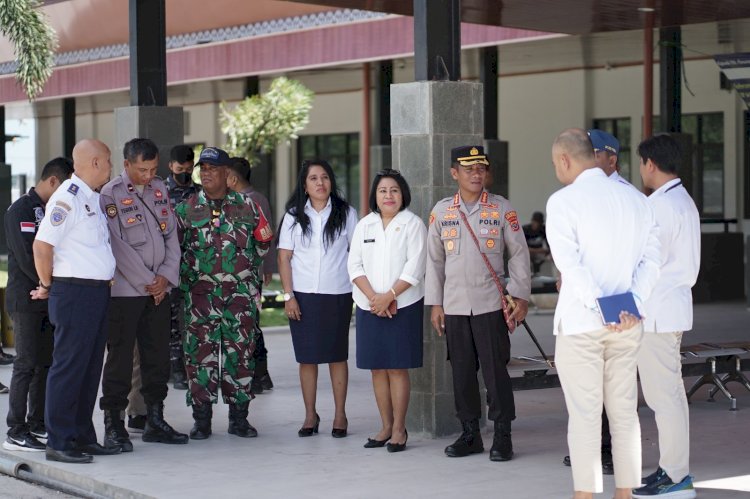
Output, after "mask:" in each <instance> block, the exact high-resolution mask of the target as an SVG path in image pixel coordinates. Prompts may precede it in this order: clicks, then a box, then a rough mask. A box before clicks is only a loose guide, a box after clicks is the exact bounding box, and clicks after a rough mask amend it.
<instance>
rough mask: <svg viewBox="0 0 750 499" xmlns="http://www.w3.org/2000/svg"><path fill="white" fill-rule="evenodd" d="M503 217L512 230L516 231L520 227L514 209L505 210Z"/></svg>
mask: <svg viewBox="0 0 750 499" xmlns="http://www.w3.org/2000/svg"><path fill="white" fill-rule="evenodd" d="M505 219H506V220H507V221H508V225H510V228H511V230H513V232H518V231H519V230H520V229H521V225H520V224H519V223H518V215H517V214H516V212H515V210H512V211H508V212H506V213H505Z"/></svg>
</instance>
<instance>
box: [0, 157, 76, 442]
mask: <svg viewBox="0 0 750 499" xmlns="http://www.w3.org/2000/svg"><path fill="white" fill-rule="evenodd" d="M72 173H73V162H72V161H71V160H69V159H67V158H55V159H53V160H52V161H50V162H49V163H47V164H46V165H44V168H43V169H42V175H41V178H40V180H39V182H37V184H36V187H32V188H31V189H29V192H28V193H27V194H24V195H23V196H21V197H20V198H18V200H17V201H16V202H15V203H13V204H12V205H11V206H10V208H8V211H7V212H6V214H5V238H6V240H7V241H8V286H7V288H6V292H5V309H6V310H7V311H8V313H9V314H10V316H11V318H12V319H13V332H14V335H15V340H16V352H17V354H18V357H17V358H16V361H15V363H14V364H13V376H12V378H11V381H10V401H9V404H8V417H7V423H8V438H7V439H6V440H5V442H3V448H4V449H6V450H19V451H40V452H41V451H43V450H44V449H45V444H44V443H43V442H41V441H40V440H43V441H45V442H46V440H47V430H46V429H45V426H44V396H45V387H46V385H47V373H48V372H49V366H50V365H51V364H52V346H53V343H54V340H53V336H52V331H53V328H52V324H51V323H50V320H49V312H48V310H47V300H32V299H31V296H30V294H29V293H31V291H32V290H34V289H36V287H37V285H38V282H39V276H38V275H37V273H36V268H34V252H33V250H32V249H31V246H32V244H33V243H34V237H35V236H36V231H37V228H38V227H39V223H40V222H41V221H42V219H43V218H44V206H45V205H46V204H47V201H48V200H49V198H50V196H52V193H54V192H55V191H56V190H57V188H58V187H60V185H61V184H62V183H63V182H65V181H66V180H67V179H68V178H70V176H71V174H72ZM27 407H28V413H27Z"/></svg>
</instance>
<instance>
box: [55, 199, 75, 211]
mask: <svg viewBox="0 0 750 499" xmlns="http://www.w3.org/2000/svg"><path fill="white" fill-rule="evenodd" d="M55 206H60V207H61V208H65V209H66V210H68V211H70V210H72V209H73V208H71V207H70V205H69V204H68V203H66V202H65V201H55Z"/></svg>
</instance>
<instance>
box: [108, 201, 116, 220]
mask: <svg viewBox="0 0 750 499" xmlns="http://www.w3.org/2000/svg"><path fill="white" fill-rule="evenodd" d="M106 211H107V216H108V217H109V218H115V217H116V216H117V206H116V205H114V204H108V205H107V207H106Z"/></svg>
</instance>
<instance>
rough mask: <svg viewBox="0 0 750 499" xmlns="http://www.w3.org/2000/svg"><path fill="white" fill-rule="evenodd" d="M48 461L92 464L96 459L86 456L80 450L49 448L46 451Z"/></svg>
mask: <svg viewBox="0 0 750 499" xmlns="http://www.w3.org/2000/svg"><path fill="white" fill-rule="evenodd" d="M44 452H45V455H46V457H47V461H58V462H60V463H90V462H92V461H93V460H94V457H93V456H91V455H90V454H84V453H83V452H81V451H79V450H57V449H52V448H50V447H47V449H46V450H45V451H44Z"/></svg>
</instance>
